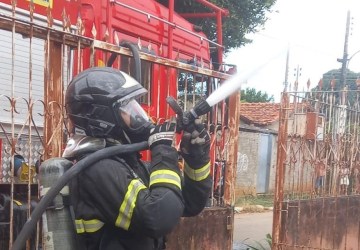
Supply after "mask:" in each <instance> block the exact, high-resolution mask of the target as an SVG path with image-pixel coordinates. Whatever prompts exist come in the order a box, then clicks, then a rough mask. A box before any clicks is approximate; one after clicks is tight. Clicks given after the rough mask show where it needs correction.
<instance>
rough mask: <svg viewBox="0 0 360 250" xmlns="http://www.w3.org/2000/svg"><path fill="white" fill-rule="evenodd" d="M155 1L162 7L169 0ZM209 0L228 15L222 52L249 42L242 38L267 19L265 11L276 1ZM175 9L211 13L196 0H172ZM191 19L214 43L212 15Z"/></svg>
mask: <svg viewBox="0 0 360 250" xmlns="http://www.w3.org/2000/svg"><path fill="white" fill-rule="evenodd" d="M158 1H159V2H160V3H162V4H164V5H165V6H167V5H168V0H158ZM209 2H211V3H214V4H216V5H217V6H219V7H221V8H224V9H227V10H228V11H229V16H227V17H225V18H223V44H224V47H225V51H228V50H229V49H231V48H236V47H240V46H242V45H244V44H246V43H249V42H251V41H250V40H248V39H247V38H245V35H246V34H249V33H253V32H256V31H257V29H258V28H259V27H261V26H262V25H263V24H264V23H265V22H266V20H267V17H266V13H267V12H270V8H271V7H272V6H273V5H274V4H275V2H276V0H247V1H241V0H209ZM175 10H176V12H178V13H203V12H210V10H209V9H207V7H204V6H203V5H201V4H199V3H198V2H196V1H195V0H182V1H175ZM191 22H192V23H194V24H195V25H197V26H200V27H201V28H202V30H203V31H204V33H205V34H206V35H207V36H208V38H209V39H210V40H212V41H214V42H217V39H216V34H217V32H216V20H215V18H204V19H192V20H191Z"/></svg>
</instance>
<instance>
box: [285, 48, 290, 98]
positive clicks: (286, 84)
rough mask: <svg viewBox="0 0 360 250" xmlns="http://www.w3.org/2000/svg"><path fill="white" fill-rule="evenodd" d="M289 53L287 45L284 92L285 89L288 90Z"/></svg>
mask: <svg viewBox="0 0 360 250" xmlns="http://www.w3.org/2000/svg"><path fill="white" fill-rule="evenodd" d="M289 54H290V48H289V47H288V50H287V54H286V67H285V82H284V92H287V91H288V75H289Z"/></svg>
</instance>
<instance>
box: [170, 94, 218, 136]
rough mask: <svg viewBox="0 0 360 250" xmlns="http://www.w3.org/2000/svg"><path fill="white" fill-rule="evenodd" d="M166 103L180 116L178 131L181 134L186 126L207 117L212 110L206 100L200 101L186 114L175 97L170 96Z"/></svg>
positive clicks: (178, 118)
mask: <svg viewBox="0 0 360 250" xmlns="http://www.w3.org/2000/svg"><path fill="white" fill-rule="evenodd" d="M166 102H167V103H168V104H169V106H170V108H171V109H172V110H173V111H174V112H175V113H176V114H177V116H178V117H177V129H176V130H177V132H180V131H181V130H183V129H184V127H185V126H188V125H189V124H190V123H191V122H193V121H194V120H195V119H197V118H199V117H200V116H202V115H205V114H206V113H208V112H209V111H210V110H211V107H210V105H209V104H208V103H207V101H206V100H200V101H199V102H198V103H196V105H195V106H194V107H193V108H192V109H191V110H190V111H185V112H184V111H183V110H182V109H181V107H180V105H179V104H178V103H177V101H176V100H175V98H174V97H172V96H168V97H167V98H166Z"/></svg>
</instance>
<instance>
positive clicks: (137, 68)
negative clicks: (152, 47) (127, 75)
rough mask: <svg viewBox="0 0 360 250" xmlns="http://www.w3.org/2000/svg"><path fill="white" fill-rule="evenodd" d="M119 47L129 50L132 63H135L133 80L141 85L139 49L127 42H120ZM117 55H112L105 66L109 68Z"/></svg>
mask: <svg viewBox="0 0 360 250" xmlns="http://www.w3.org/2000/svg"><path fill="white" fill-rule="evenodd" d="M120 46H122V47H125V48H128V49H130V50H131V53H132V54H133V57H134V61H135V76H133V77H134V78H135V80H136V81H138V82H139V83H140V84H141V59H140V54H139V49H138V48H137V46H136V45H135V44H132V43H129V42H122V43H120ZM117 56H118V54H116V53H112V54H111V56H110V58H109V59H108V61H107V63H106V66H107V67H111V66H112V65H113V63H114V62H115V59H116V58H117Z"/></svg>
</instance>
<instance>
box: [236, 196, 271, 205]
mask: <svg viewBox="0 0 360 250" xmlns="http://www.w3.org/2000/svg"><path fill="white" fill-rule="evenodd" d="M250 205H261V206H264V207H273V206H274V196H273V195H256V196H242V197H239V198H237V200H236V206H239V207H244V206H250Z"/></svg>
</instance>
